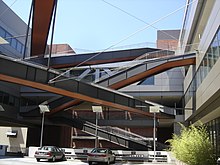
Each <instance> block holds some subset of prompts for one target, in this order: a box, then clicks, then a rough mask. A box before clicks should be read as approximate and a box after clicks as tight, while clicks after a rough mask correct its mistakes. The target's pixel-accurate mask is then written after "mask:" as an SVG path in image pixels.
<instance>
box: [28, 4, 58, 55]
mask: <svg viewBox="0 0 220 165" xmlns="http://www.w3.org/2000/svg"><path fill="white" fill-rule="evenodd" d="M54 4H55V0H46V1H45V0H34V1H33V18H32V33H31V56H42V55H44V52H45V49H46V46H47V38H48V34H49V29H50V23H51V19H52V15H53V10H54Z"/></svg>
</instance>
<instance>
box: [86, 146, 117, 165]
mask: <svg viewBox="0 0 220 165" xmlns="http://www.w3.org/2000/svg"><path fill="white" fill-rule="evenodd" d="M87 161H88V163H89V165H92V163H93V162H96V163H105V164H108V165H109V164H110V163H115V154H114V153H113V152H112V151H111V150H110V149H108V148H94V149H92V151H91V152H90V153H88V156H87Z"/></svg>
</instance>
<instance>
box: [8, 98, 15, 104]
mask: <svg viewBox="0 0 220 165" xmlns="http://www.w3.org/2000/svg"><path fill="white" fill-rule="evenodd" d="M8 104H9V105H14V104H15V98H14V97H13V96H9V101H8Z"/></svg>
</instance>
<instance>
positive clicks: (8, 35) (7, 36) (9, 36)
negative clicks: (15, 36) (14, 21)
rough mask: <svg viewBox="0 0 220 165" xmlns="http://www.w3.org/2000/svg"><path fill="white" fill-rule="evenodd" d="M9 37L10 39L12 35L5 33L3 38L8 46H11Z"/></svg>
mask: <svg viewBox="0 0 220 165" xmlns="http://www.w3.org/2000/svg"><path fill="white" fill-rule="evenodd" d="M11 37H12V35H11V34H9V33H7V32H6V36H5V38H6V41H8V43H9V44H10V45H11Z"/></svg>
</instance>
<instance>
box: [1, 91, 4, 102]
mask: <svg viewBox="0 0 220 165" xmlns="http://www.w3.org/2000/svg"><path fill="white" fill-rule="evenodd" d="M3 95H4V93H2V92H0V103H2V101H3Z"/></svg>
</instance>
